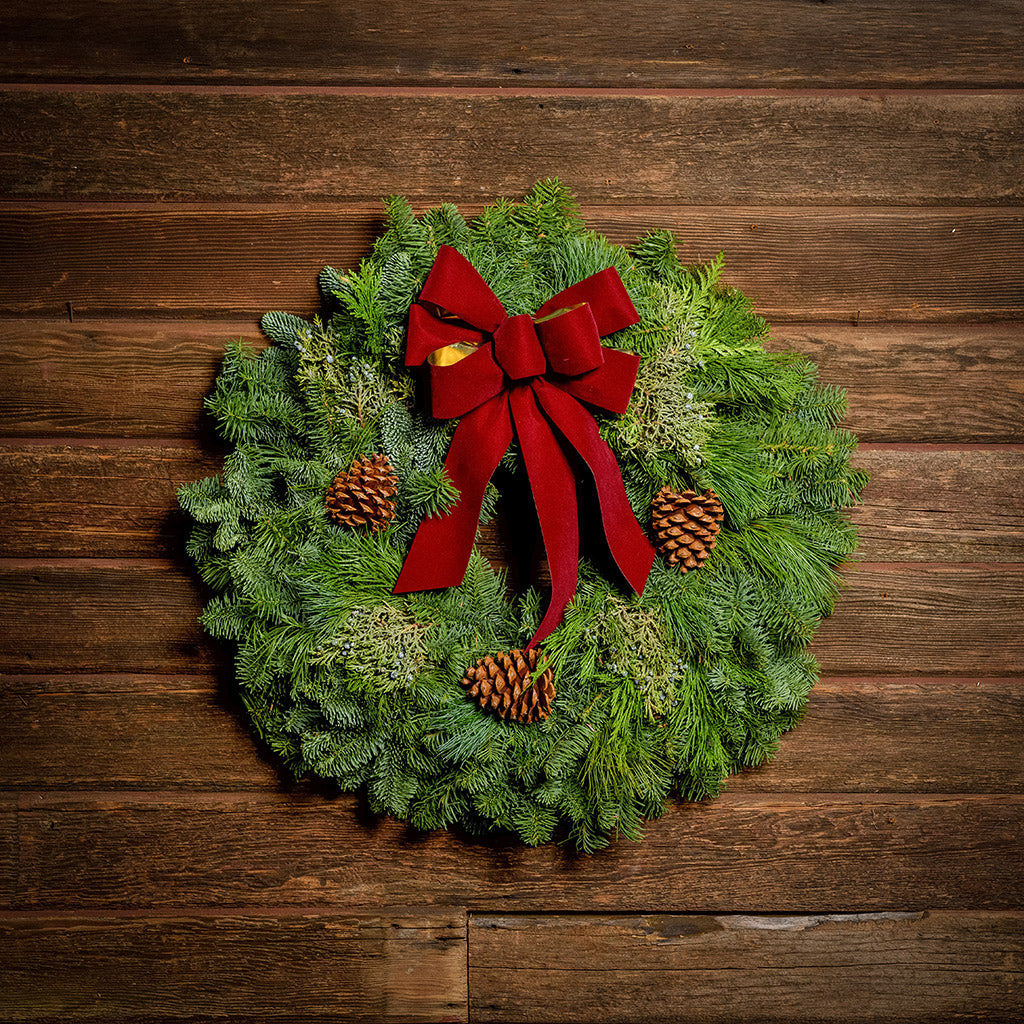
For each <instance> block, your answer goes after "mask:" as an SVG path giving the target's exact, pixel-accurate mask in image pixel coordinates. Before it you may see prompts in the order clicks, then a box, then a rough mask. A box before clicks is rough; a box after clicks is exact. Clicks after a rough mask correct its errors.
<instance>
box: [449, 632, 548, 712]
mask: <svg viewBox="0 0 1024 1024" xmlns="http://www.w3.org/2000/svg"><path fill="white" fill-rule="evenodd" d="M537 659H538V652H537V649H536V648H533V649H532V650H529V651H521V650H514V651H509V652H508V654H504V653H502V654H497V655H494V656H493V657H491V656H490V655H488V657H486V658H480V659H479V661H477V663H476V664H475V665H473V666H472V667H471V668H469V669H467V670H466V675H465V677H464V678H463V680H462V685H463V686H464V687H465V688H466V694H467V696H469V697H472V698H473V699H474V700H476V702H477V703H478V704H479V705H480V707H481V708H483V709H484V710H485V711H493V712H494V713H495V714H497V715H500V716H501V717H502V718H504V719H505V720H506V721H514V722H523V723H524V724H528V723H531V722H540V721H543V719H545V718H547V717H548V715H549V714H551V702H552V701H553V700H554V699H555V681H554V673H553V672H552V671H551V669H550V668H546V669H544V671H543V672H542V673H541V674H540V675H539V676H537V677H536V678H535V679H533V684H532V685H531V684H530V681H531V679H532V678H533V677H532V673H533V671H534V670H535V669H536V668H537Z"/></svg>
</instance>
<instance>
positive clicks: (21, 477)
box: [0, 442, 223, 558]
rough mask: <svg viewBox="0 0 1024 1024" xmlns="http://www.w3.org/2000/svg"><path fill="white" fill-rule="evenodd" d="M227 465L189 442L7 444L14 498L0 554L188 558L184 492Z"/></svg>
mask: <svg viewBox="0 0 1024 1024" xmlns="http://www.w3.org/2000/svg"><path fill="white" fill-rule="evenodd" d="M222 466H223V459H222V458H221V457H218V456H215V455H214V454H213V453H212V452H211V451H209V450H206V449H204V447H203V446H201V445H197V444H189V443H187V442H186V443H180V444H175V445H146V444H142V445H130V446H126V445H121V444H117V443H116V442H115V443H114V444H106V445H99V444H90V445H60V444H52V445H51V444H47V445H21V446H18V445H10V444H8V445H4V444H0V476H2V477H3V479H4V480H6V481H7V482H8V494H9V495H10V501H9V503H8V504H7V505H6V506H5V515H4V517H3V518H2V519H0V556H3V557H23V556H27V555H35V556H42V557H46V556H56V557H62V556H84V557H99V558H104V557H111V556H119V555H123V556H127V557H143V558H145V557H153V556H174V555H180V554H181V552H182V550H183V546H184V542H185V538H186V537H187V536H188V530H189V522H190V521H189V519H188V517H187V516H185V515H184V513H182V512H181V511H180V509H179V508H178V501H177V490H178V488H179V487H180V486H181V485H182V484H184V483H187V482H189V481H192V480H199V479H201V478H202V477H206V476H213V475H215V474H217V473H219V472H220V471H221V469H222Z"/></svg>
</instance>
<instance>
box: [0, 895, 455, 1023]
mask: <svg viewBox="0 0 1024 1024" xmlns="http://www.w3.org/2000/svg"><path fill="white" fill-rule="evenodd" d="M0 942H2V943H3V946H4V956H3V963H2V965H0V1013H2V1014H3V1019H4V1020H5V1021H35V1022H37V1024H40V1022H43V1021H52V1022H57V1021H61V1022H63V1021H76V1020H96V1019H102V1020H104V1021H115V1020H116V1021H154V1020H161V1021H177V1020H181V1021H185V1020H187V1021H251V1020H253V1019H254V1018H259V1019H260V1020H273V1021H280V1022H285V1021H291V1022H295V1024H304V1022H305V1021H317V1022H324V1024H326V1022H328V1021H331V1022H343V1021H344V1022H361V1021H366V1022H367V1024H375V1022H377V1021H395V1022H397V1024H404V1022H407V1021H408V1022H412V1021H441V1020H443V1021H465V1020H467V1012H466V1001H467V990H466V915H465V913H464V912H462V911H459V910H434V909H427V910H406V911H401V910H395V911H389V910H386V909H381V910H380V911H378V912H376V913H358V914H353V913H349V912H346V911H344V910H341V911H330V910H319V911H317V912H314V913H287V912H286V913H274V912H271V913H252V912H245V911H238V910H235V911H231V910H229V911H225V912H222V913H219V914H216V915H211V914H202V913H198V914H190V913H189V912H187V911H179V912H176V913H174V914H170V915H161V916H138V915H131V916H128V915H122V916H117V915H115V914H108V913H99V914H90V915H87V916H85V915H79V916H75V915H66V914H65V915H56V916H53V917H44V916H39V915H35V914H33V915H0Z"/></svg>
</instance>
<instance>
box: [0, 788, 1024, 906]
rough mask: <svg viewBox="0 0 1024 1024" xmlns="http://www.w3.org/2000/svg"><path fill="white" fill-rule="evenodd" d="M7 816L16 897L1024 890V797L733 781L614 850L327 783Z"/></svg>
mask: <svg viewBox="0 0 1024 1024" xmlns="http://www.w3.org/2000/svg"><path fill="white" fill-rule="evenodd" d="M11 815H13V816H14V820H13V821H12V820H11V817H10V816H11ZM0 821H2V823H0V832H2V831H8V830H11V831H15V832H16V834H17V837H18V839H17V867H16V869H12V871H11V872H10V873H9V874H6V873H5V874H6V879H5V881H6V884H5V888H4V896H5V897H6V899H7V901H8V903H9V906H10V908H11V909H43V908H62V909H73V908H86V907H95V908H101V909H111V908H114V907H149V906H156V907H175V908H177V907H181V906H206V907H215V906H250V905H251V906H270V907H282V906H320V907H323V906H334V907H350V906H367V905H371V906H394V905H408V904H410V903H411V902H413V900H415V901H416V903H417V904H418V905H425V904H438V905H445V906H466V907H469V908H470V909H481V910H494V909H495V908H500V909H501V910H502V911H503V912H511V911H529V912H534V913H549V912H550V913H559V912H564V911H590V912H600V911H605V910H615V911H621V912H637V913H658V912H666V913H668V912H679V911H684V912H710V911H714V912H720V913H734V912H735V913H818V912H821V913H834V912H836V911H843V912H869V911H879V910H892V909H893V908H894V907H897V908H899V909H901V910H927V909H956V910H1011V909H1019V906H1020V903H1021V900H1022V899H1024V797H1022V796H1007V795H978V796H952V795H935V796H926V795H916V794H892V795H890V794H863V795H837V794H823V795H814V794H804V795H793V796H788V795H779V794H740V793H726V794H724V795H723V796H721V797H719V798H718V799H717V800H714V801H712V802H710V803H706V804H696V805H694V804H688V805H678V804H677V805H674V806H672V807H670V808H669V810H668V811H667V812H666V814H665V816H664V818H662V819H661V820H660V821H658V822H652V823H650V825H649V826H648V827H647V835H646V838H645V840H644V842H643V843H642V844H641V845H635V844H631V843H626V842H618V843H616V844H614V846H613V847H611V848H610V849H608V850H605V851H603V852H602V853H600V854H598V855H595V856H582V855H580V856H577V855H574V854H572V853H571V852H570V851H569V850H568V849H567V848H565V847H561V846H558V845H555V844H548V845H547V846H544V847H540V848H537V849H527V848H525V847H523V846H522V844H521V843H520V842H519V841H518V840H508V841H503V840H500V839H490V840H487V841H479V840H472V839H465V838H461V837H459V836H455V835H452V834H450V833H447V832H435V833H431V834H429V835H423V834H421V833H417V832H415V831H413V830H411V829H409V828H408V827H407V826H406V825H404V824H402V823H399V822H394V821H390V820H376V819H372V818H370V817H368V816H367V815H366V814H365V813H363V812H362V811H360V810H359V808H358V805H357V802H356V800H355V798H352V797H338V798H336V799H326V798H325V797H324V796H323V795H320V794H311V795H306V796H303V795H301V794H265V795H256V794H227V793H210V794H195V795H191V794H188V793H153V794H145V793H125V794H118V793H108V794H88V793H25V794H22V795H20V796H10V797H6V796H0ZM0 881H3V880H0Z"/></svg>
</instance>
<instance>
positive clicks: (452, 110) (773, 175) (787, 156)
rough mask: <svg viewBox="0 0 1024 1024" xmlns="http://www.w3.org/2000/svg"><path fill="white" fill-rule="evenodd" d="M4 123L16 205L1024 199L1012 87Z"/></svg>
mask: <svg viewBox="0 0 1024 1024" xmlns="http://www.w3.org/2000/svg"><path fill="white" fill-rule="evenodd" d="M0 125H2V126H3V127H2V129H0V145H3V147H4V151H5V152H6V153H7V154H8V156H7V159H5V160H4V161H3V163H2V165H0V194H6V195H7V196H9V197H10V198H12V199H79V200H85V199H100V198H102V199H118V200H122V201H123V200H132V199H136V200H141V199H146V200H175V201H179V202H192V201H204V200H244V201H252V200H264V201H265V200H274V201H277V200H287V199H293V200H306V201H311V200H312V201H316V200H325V199H334V200H339V199H344V200H356V199H361V200H375V199H377V198H378V197H379V196H381V195H387V194H390V193H401V194H403V195H408V196H412V197H415V198H416V199H428V200H432V201H436V200H439V199H448V200H451V201H467V200H468V201H472V202H481V201H486V200H491V199H495V198H497V197H498V196H502V195H511V196H515V195H520V194H522V193H523V192H525V191H526V190H527V189H529V188H530V187H531V186H532V185H533V183H534V182H535V181H537V180H538V179H540V178H548V177H563V178H564V179H565V181H566V183H567V184H568V185H569V186H570V187H572V188H573V190H574V191H575V192H576V193H577V195H578V196H579V198H580V199H581V200H582V201H583V202H585V203H586V202H607V201H614V202H619V203H627V204H630V205H636V204H640V203H679V202H687V203H693V204H695V205H703V204H725V203H731V204H738V205H749V204H755V205H756V204H764V205H768V206H786V205H793V204H802V203H806V204H812V205H814V204H822V203H832V204H841V203H853V204H874V205H889V206H901V205H912V206H920V205H934V204H941V205H953V206H955V205H975V204H979V205H986V206H992V205H999V204H1014V203H1018V204H1019V203H1020V202H1021V199H1022V197H1024V191H1022V180H1021V176H1020V165H1019V152H1020V148H1021V144H1022V142H1024V100H1022V98H1021V96H1020V95H1019V94H1018V93H1016V92H1013V91H1009V92H998V93H986V92H963V93H944V94H937V93H929V92H877V93H867V94H853V93H840V92H831V91H829V92H823V93H821V94H814V95H810V96H805V95H801V94H796V93H793V94H786V93H779V94H774V95H772V94H770V95H764V94H748V95H730V94H726V93H722V94H719V93H714V94H704V95H687V94H680V93H672V94H664V95H650V94H647V95H641V94H608V93H598V94H595V93H586V94H577V95H572V94H561V93H558V94H550V93H540V94H530V93H526V94H520V93H516V94H508V93H496V92H480V93H476V94H463V95H452V94H449V93H445V92H438V93H435V94H430V95H424V94H418V93H417V94H395V93H391V94H389V95H388V96H387V97H386V99H385V100H383V101H382V98H381V97H380V96H375V95H367V94H364V93H353V92H333V93H325V92H317V93H309V92H294V91H288V90H286V91H281V92H265V91H261V90H260V91H248V92H238V91H220V90H218V91H207V90H198V91H190V92H183V91H163V90H148V91H135V90H133V91H120V90H117V89H114V90H89V89H83V90H59V89H53V90H38V91H36V90H13V91H12V90H7V91H4V92H0ZM399 154H400V156H399ZM513 155H514V159H510V157H512V156H513ZM966 168H969V169H970V170H969V173H965V169H966Z"/></svg>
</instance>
